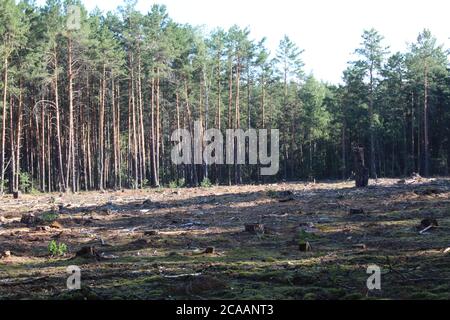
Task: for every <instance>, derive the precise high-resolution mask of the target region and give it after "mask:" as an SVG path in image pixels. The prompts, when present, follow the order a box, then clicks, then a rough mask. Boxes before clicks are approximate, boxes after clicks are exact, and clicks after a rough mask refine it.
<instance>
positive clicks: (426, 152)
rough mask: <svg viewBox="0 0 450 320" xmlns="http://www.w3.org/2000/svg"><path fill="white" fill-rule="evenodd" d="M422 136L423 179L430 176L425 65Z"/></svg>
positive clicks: (426, 67)
mask: <svg viewBox="0 0 450 320" xmlns="http://www.w3.org/2000/svg"><path fill="white" fill-rule="evenodd" d="M423 134H424V162H425V163H424V168H425V177H428V176H429V175H430V148H429V137H428V65H426V64H425V78H424V104H423Z"/></svg>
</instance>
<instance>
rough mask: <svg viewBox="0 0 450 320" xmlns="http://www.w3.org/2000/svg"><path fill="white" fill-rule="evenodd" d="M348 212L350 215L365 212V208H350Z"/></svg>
mask: <svg viewBox="0 0 450 320" xmlns="http://www.w3.org/2000/svg"><path fill="white" fill-rule="evenodd" d="M348 213H349V214H350V215H356V214H364V210H363V209H350V210H349V212H348Z"/></svg>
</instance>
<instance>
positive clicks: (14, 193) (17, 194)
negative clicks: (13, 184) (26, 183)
mask: <svg viewBox="0 0 450 320" xmlns="http://www.w3.org/2000/svg"><path fill="white" fill-rule="evenodd" d="M19 196H20V192H19V191H15V192H13V198H14V199H19Z"/></svg>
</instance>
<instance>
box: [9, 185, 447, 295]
mask: <svg viewBox="0 0 450 320" xmlns="http://www.w3.org/2000/svg"><path fill="white" fill-rule="evenodd" d="M449 195H450V180H448V179H424V178H419V177H415V178H411V179H405V180H394V179H380V180H378V181H377V182H371V183H370V185H369V186H368V187H367V188H362V189H359V188H355V187H354V182H353V181H352V182H324V183H316V184H313V183H281V184H274V185H265V186H238V187H212V188H207V189H205V188H196V189H191V190H189V192H185V191H183V190H179V189H158V190H145V191H137V192H136V191H124V192H108V193H94V192H89V193H81V194H77V195H71V194H65V195H57V194H56V195H42V196H23V197H22V198H21V200H20V201H19V202H17V200H14V199H12V198H6V199H2V208H1V210H0V219H1V226H0V248H2V250H6V249H7V251H3V252H2V258H1V260H0V299H13V298H14V299H23V298H27V299H29V298H34V299H89V300H90V299H206V298H208V299H366V298H369V299H370V298H375V299H377V298H392V299H448V298H449V295H448V294H449V291H450V288H449V283H450V282H449V279H450V267H449V264H448V260H449V258H450V256H449V255H450V248H449V244H450V235H449V232H448V230H449V228H450V218H449V214H448V212H449V210H450V202H449V200H448V199H449ZM430 227H431V228H430ZM427 228H428V229H427ZM424 230H425V231H424ZM52 240H55V241H56V242H58V243H65V244H67V246H68V251H67V253H65V254H64V256H61V257H56V256H55V257H50V256H49V254H48V243H49V242H50V241H52ZM306 244H307V245H306ZM369 264H377V265H379V266H380V267H381V268H382V274H383V275H382V277H383V278H382V279H383V282H382V285H383V287H382V290H381V291H375V292H369V291H368V290H367V287H366V285H365V283H366V279H367V274H366V268H367V266H368V265H369ZM69 265H77V266H79V267H80V268H81V269H82V281H83V282H82V283H83V286H82V289H81V290H79V291H69V290H67V289H66V278H67V272H66V268H67V266H69Z"/></svg>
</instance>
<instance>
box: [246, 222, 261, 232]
mask: <svg viewBox="0 0 450 320" xmlns="http://www.w3.org/2000/svg"><path fill="white" fill-rule="evenodd" d="M245 232H250V233H254V234H257V233H264V225H263V224H259V223H251V224H246V225H245Z"/></svg>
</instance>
